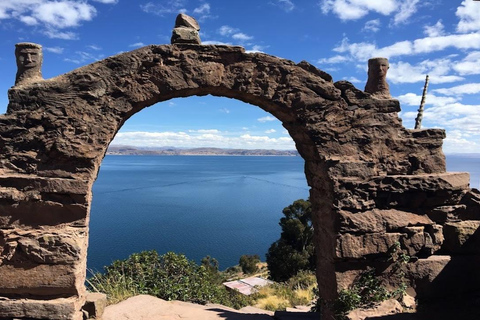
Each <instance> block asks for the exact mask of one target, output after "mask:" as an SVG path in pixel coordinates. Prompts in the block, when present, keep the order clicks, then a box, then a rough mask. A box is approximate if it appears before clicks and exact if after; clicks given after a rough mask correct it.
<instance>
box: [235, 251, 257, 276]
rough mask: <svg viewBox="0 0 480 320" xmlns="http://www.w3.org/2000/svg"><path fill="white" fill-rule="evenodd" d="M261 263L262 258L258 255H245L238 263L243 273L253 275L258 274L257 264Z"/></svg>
mask: <svg viewBox="0 0 480 320" xmlns="http://www.w3.org/2000/svg"><path fill="white" fill-rule="evenodd" d="M259 262H260V257H259V255H258V254H255V255H248V254H244V255H243V256H241V257H240V261H239V262H238V264H239V266H240V267H241V268H242V272H243V273H245V274H252V273H255V272H257V270H258V267H257V263H259Z"/></svg>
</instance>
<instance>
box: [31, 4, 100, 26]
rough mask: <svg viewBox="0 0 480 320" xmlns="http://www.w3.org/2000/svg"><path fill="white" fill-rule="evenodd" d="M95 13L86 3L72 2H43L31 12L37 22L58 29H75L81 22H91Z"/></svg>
mask: <svg viewBox="0 0 480 320" xmlns="http://www.w3.org/2000/svg"><path fill="white" fill-rule="evenodd" d="M96 13H97V11H96V9H95V8H94V7H93V6H91V5H89V4H88V3H84V2H74V1H60V2H50V1H49V2H44V3H41V4H40V5H39V6H37V7H35V10H34V11H33V12H32V14H33V17H34V18H36V19H37V20H39V21H41V22H43V23H45V24H47V25H49V26H52V27H54V28H58V29H63V28H69V27H77V26H78V25H80V22H82V21H90V20H92V18H93V17H94V16H95V15H96Z"/></svg>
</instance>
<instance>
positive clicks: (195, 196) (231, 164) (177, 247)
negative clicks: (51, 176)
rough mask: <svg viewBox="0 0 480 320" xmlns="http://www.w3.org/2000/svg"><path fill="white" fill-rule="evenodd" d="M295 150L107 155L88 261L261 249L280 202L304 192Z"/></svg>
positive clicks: (272, 232) (228, 262) (275, 232)
mask: <svg viewBox="0 0 480 320" xmlns="http://www.w3.org/2000/svg"><path fill="white" fill-rule="evenodd" d="M303 166H304V161H303V159H302V158H301V157H228V156H224V157H223V156H107V157H105V159H104V160H103V163H102V166H101V169H100V173H99V176H98V179H97V181H96V182H95V184H94V186H93V202H92V209H91V221H90V245H89V249H88V267H89V268H91V269H95V270H98V271H100V270H102V266H104V265H108V264H110V263H111V262H112V261H113V260H116V259H124V258H126V257H128V256H129V255H130V254H131V253H134V252H139V251H142V250H150V249H156V250H157V251H158V252H159V253H165V252H167V251H174V252H177V253H183V254H185V255H186V256H187V257H188V258H189V259H193V260H196V261H197V262H198V261H200V259H201V258H203V257H205V256H206V255H210V256H212V257H215V258H216V259H218V261H219V262H220V268H221V269H225V268H227V267H229V266H232V265H235V264H237V263H238V260H239V258H240V256H241V255H242V254H258V255H260V256H262V257H263V256H264V254H265V253H266V252H267V250H268V247H269V246H270V244H271V243H272V242H274V241H275V240H277V239H278V238H279V236H280V227H279V226H278V222H279V219H280V218H281V217H282V209H283V208H284V207H286V206H287V205H289V204H291V203H292V202H293V201H294V200H296V199H300V198H305V199H306V198H308V196H309V187H308V186H307V183H306V180H305V175H304V168H303Z"/></svg>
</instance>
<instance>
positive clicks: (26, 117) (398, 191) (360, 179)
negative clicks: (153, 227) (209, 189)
mask: <svg viewBox="0 0 480 320" xmlns="http://www.w3.org/2000/svg"><path fill="white" fill-rule="evenodd" d="M207 94H211V95H215V96H222V97H228V98H234V99H238V100H241V101H244V102H246V103H250V104H253V105H256V106H258V107H260V108H262V109H263V110H265V111H267V112H270V113H271V114H272V115H273V116H275V117H276V118H278V119H279V120H280V121H282V123H283V125H284V127H285V128H286V129H287V130H288V131H289V133H290V135H291V136H292V138H293V139H294V141H295V143H296V146H297V149H298V151H299V152H300V154H301V155H302V157H303V158H304V159H305V174H306V177H307V181H308V183H309V185H310V186H311V192H310V194H311V201H312V204H313V210H314V221H313V222H314V226H315V241H316V247H317V250H318V264H317V265H318V268H317V278H318V282H319V285H320V294H321V296H322V297H323V298H325V299H327V300H328V299H333V298H334V297H335V296H336V293H337V289H339V288H341V287H342V286H344V285H346V284H348V283H349V282H351V280H352V277H353V276H354V275H355V274H358V272H360V271H361V270H363V269H365V268H366V267H368V266H371V265H377V264H379V263H380V264H381V263H382V261H383V260H382V259H383V258H384V257H385V256H386V254H387V251H388V249H389V247H390V246H392V245H393V244H394V243H395V242H399V243H400V244H401V246H402V248H403V249H404V250H406V251H407V252H408V253H409V254H411V255H418V257H420V259H419V260H418V261H416V262H412V263H411V264H409V270H410V274H409V279H411V284H412V286H414V287H415V288H417V291H418V292H420V293H421V294H424V296H429V294H430V295H431V293H438V290H437V291H436V290H433V289H432V288H434V285H436V283H435V281H437V279H440V278H442V275H443V274H444V273H445V272H446V271H445V270H447V269H448V268H449V266H453V265H454V264H452V263H451V262H453V261H454V256H455V255H462V259H464V260H466V261H474V260H473V257H476V255H477V254H478V249H477V248H478V247H476V246H475V245H473V244H472V245H470V242H472V241H473V240H472V239H475V238H476V237H477V232H476V230H477V229H476V228H477V227H478V224H479V223H478V221H480V217H479V209H478V208H479V207H480V197H479V194H478V192H476V191H471V190H470V189H469V187H468V175H467V174H463V173H445V157H444V155H443V153H442V150H441V146H442V140H443V138H444V137H445V134H444V131H443V130H438V129H435V130H434V129H430V130H417V131H412V130H406V129H405V128H404V127H403V126H402V124H401V120H400V119H399V118H398V116H397V112H398V111H399V110H400V106H399V103H398V101H397V100H392V99H386V100H380V99H374V98H373V97H372V96H371V95H369V94H367V93H364V92H363V91H360V90H358V89H356V88H355V87H354V86H353V85H351V84H350V83H348V82H345V81H341V82H337V83H333V81H332V78H331V77H330V76H329V75H328V74H326V73H324V72H323V71H321V70H318V69H317V68H315V67H314V66H312V65H310V64H308V63H307V62H300V63H299V64H295V63H294V62H292V61H288V60H284V59H279V58H276V57H272V56H269V55H266V54H260V53H245V52H244V50H243V49H242V48H240V47H228V46H202V45H163V46H156V45H152V46H147V47H144V48H141V49H138V50H135V51H132V52H128V53H124V54H120V55H117V56H113V57H110V58H107V59H105V60H102V61H99V62H97V63H94V64H91V65H88V66H85V67H82V68H79V69H77V70H74V71H72V72H70V73H67V74H64V75H61V76H59V77H56V78H53V79H50V80H43V81H37V82H33V83H27V84H24V85H19V86H16V87H13V88H12V89H11V90H10V91H9V99H10V103H9V106H8V111H7V114H6V115H3V116H0V150H2V152H1V154H0V296H1V297H4V299H0V317H15V318H34V319H80V318H81V313H80V307H81V305H82V304H83V302H84V300H85V288H84V285H83V281H84V279H85V265H86V251H87V243H88V222H89V210H90V203H91V186H92V184H93V182H94V180H95V179H96V176H97V173H98V169H99V166H100V164H101V161H102V159H103V157H104V154H105V152H106V149H107V147H108V145H109V143H110V142H111V141H112V139H113V137H114V136H115V134H116V132H117V131H118V130H119V128H120V127H121V126H122V124H123V123H124V122H125V121H127V120H128V118H129V117H130V116H132V115H133V114H135V113H137V112H139V111H141V110H142V109H143V108H145V107H147V106H150V105H152V104H155V103H157V102H162V101H166V100H169V99H172V98H177V97H188V96H192V95H199V96H202V95H207ZM464 220H466V221H464ZM471 220H473V221H471ZM459 230H461V231H462V232H459ZM459 234H462V235H461V236H458V235H459ZM472 234H473V236H472ZM437 253H442V254H446V255H451V256H452V258H450V256H449V257H445V256H440V257H439V256H436V254H437ZM432 255H434V256H433V257H435V258H434V259H432ZM449 259H450V260H449ZM458 261H460V260H458ZM458 265H462V263H461V261H460V262H458V263H457V264H455V266H458ZM387 267H388V266H385V268H387ZM428 268H430V269H428ZM470 269H472V268H470ZM435 272H436V273H435ZM434 275H439V276H438V277H435V276H434ZM443 278H445V279H451V278H449V277H443ZM447 282H448V281H447ZM450 282H452V281H451V280H450ZM439 283H440V282H439ZM442 285H443V284H442V283H440V284H439V285H438V286H442ZM457 287H458V286H457ZM458 288H459V291H461V290H464V289H465V288H460V287H458ZM467 289H468V288H467Z"/></svg>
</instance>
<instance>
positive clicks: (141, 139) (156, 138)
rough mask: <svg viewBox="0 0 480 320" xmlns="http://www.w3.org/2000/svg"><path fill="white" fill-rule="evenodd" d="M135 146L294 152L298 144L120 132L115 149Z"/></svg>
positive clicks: (213, 133)
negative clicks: (118, 146)
mask: <svg viewBox="0 0 480 320" xmlns="http://www.w3.org/2000/svg"><path fill="white" fill-rule="evenodd" d="M115 144H117V145H132V146H147V147H161V146H172V145H173V146H176V147H187V148H188V147H219V148H242V149H278V150H293V149H295V144H294V142H293V140H292V139H291V138H290V137H281V138H270V137H268V136H256V135H250V134H243V135H240V136H231V135H229V134H227V133H226V132H221V131H218V130H189V131H188V133H187V132H119V133H117V135H116V136H115V139H114V141H113V142H112V145H115Z"/></svg>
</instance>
